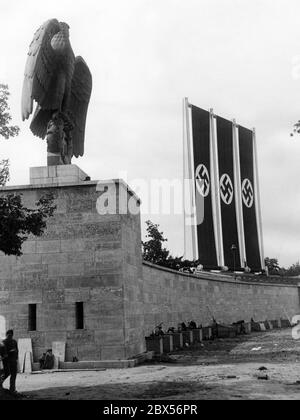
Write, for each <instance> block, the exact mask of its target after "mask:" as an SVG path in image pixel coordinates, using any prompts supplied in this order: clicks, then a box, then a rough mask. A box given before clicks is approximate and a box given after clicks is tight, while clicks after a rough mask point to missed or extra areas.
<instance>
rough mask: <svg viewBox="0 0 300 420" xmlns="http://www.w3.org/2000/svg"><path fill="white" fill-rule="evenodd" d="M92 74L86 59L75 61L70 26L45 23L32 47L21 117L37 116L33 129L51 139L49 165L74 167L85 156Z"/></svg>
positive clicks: (76, 59)
mask: <svg viewBox="0 0 300 420" xmlns="http://www.w3.org/2000/svg"><path fill="white" fill-rule="evenodd" d="M91 91H92V75H91V73H90V70H89V68H88V66H87V64H86V63H85V61H84V60H83V58H82V57H80V56H78V57H76V58H75V55H74V53H73V50H72V47H71V43H70V39H69V26H68V25H67V24H66V23H64V22H58V20H57V19H50V20H48V21H47V22H45V23H44V24H43V25H42V26H41V27H40V28H39V29H38V30H37V31H36V33H35V34H34V38H33V41H32V42H31V44H30V47H29V52H28V57H27V62H26V67H25V76H24V83H23V91H22V119H23V121H24V120H26V119H28V118H29V116H30V115H31V114H32V113H33V103H34V101H35V102H36V103H37V105H36V109H35V112H34V114H33V117H32V121H31V124H30V129H31V131H32V133H33V134H34V135H35V136H38V137H40V138H42V139H44V138H45V137H46V139H47V145H48V149H47V153H48V158H47V164H48V166H51V165H63V164H70V163H71V159H72V156H75V157H78V156H83V153H84V133H85V124H86V116H87V110H88V105H89V101H90V96H91Z"/></svg>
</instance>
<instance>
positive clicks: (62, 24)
mask: <svg viewBox="0 0 300 420" xmlns="http://www.w3.org/2000/svg"><path fill="white" fill-rule="evenodd" d="M59 26H60V30H61V31H62V32H63V33H64V34H65V35H67V36H69V29H70V26H69V25H68V24H67V23H66V22H59Z"/></svg>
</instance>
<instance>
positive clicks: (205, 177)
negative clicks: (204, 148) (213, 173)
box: [195, 163, 210, 197]
mask: <svg viewBox="0 0 300 420" xmlns="http://www.w3.org/2000/svg"><path fill="white" fill-rule="evenodd" d="M195 180H196V187H197V190H198V192H199V194H200V195H202V197H207V196H208V194H209V191H210V178H209V173H208V170H207V168H206V166H205V165H203V164H202V163H201V164H200V165H199V166H198V167H197V169H196V173H195Z"/></svg>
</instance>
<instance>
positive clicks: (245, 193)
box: [242, 178, 254, 209]
mask: <svg viewBox="0 0 300 420" xmlns="http://www.w3.org/2000/svg"><path fill="white" fill-rule="evenodd" d="M242 197H243V202H244V204H245V206H246V207H248V208H249V209H250V208H251V207H252V206H253V202H254V190H253V187H252V184H251V181H250V180H249V179H248V178H246V179H244V181H243V183H242Z"/></svg>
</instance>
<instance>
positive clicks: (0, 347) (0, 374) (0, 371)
mask: <svg viewBox="0 0 300 420" xmlns="http://www.w3.org/2000/svg"><path fill="white" fill-rule="evenodd" d="M5 358H7V353H6V349H5V347H4V344H3V343H2V342H1V341H0V391H1V390H3V386H2V383H3V380H4V379H3V378H4V362H3V361H4V359H5Z"/></svg>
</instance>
